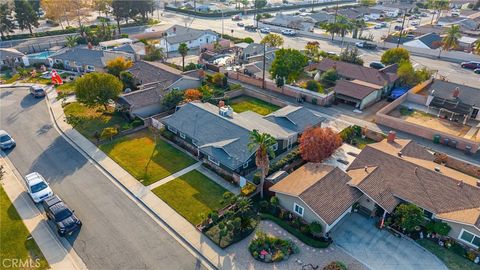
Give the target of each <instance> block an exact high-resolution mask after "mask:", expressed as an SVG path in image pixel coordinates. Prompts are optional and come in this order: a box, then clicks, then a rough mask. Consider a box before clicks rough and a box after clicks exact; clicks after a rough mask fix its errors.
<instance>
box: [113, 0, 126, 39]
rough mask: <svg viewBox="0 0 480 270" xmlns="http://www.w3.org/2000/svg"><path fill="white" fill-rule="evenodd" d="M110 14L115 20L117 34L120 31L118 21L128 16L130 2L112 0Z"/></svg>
mask: <svg viewBox="0 0 480 270" xmlns="http://www.w3.org/2000/svg"><path fill="white" fill-rule="evenodd" d="M112 14H113V17H115V21H116V22H117V28H118V34H121V33H122V30H121V29H120V21H121V20H127V19H128V17H129V16H130V2H129V1H124V0H112Z"/></svg>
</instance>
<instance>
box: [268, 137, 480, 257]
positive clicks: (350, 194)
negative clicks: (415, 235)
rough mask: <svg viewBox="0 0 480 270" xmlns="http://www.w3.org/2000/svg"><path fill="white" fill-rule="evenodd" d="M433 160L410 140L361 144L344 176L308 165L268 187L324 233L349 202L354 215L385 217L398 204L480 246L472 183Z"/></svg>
mask: <svg viewBox="0 0 480 270" xmlns="http://www.w3.org/2000/svg"><path fill="white" fill-rule="evenodd" d="M433 160H434V156H433V154H432V153H430V152H429V151H427V150H426V149H425V148H424V147H422V146H420V145H418V144H416V143H415V142H413V141H410V140H400V139H395V136H389V138H388V139H386V140H383V141H381V142H378V143H374V144H369V145H367V146H366V147H365V148H364V149H363V150H362V151H361V152H360V154H358V156H357V157H356V158H355V159H354V160H353V162H352V163H351V164H350V166H349V167H348V169H347V170H346V172H343V171H342V170H340V169H338V168H333V167H331V166H327V165H323V164H312V163H309V164H307V165H305V166H303V167H301V168H300V169H298V170H297V171H298V172H297V171H295V172H293V173H292V174H290V175H289V176H287V177H286V178H284V179H283V180H281V181H280V182H278V183H277V184H275V185H274V186H272V187H271V188H270V190H271V191H275V192H276V194H277V196H278V198H279V202H280V205H281V206H283V207H284V208H286V209H288V210H290V211H291V212H292V213H294V214H296V215H298V216H301V217H303V218H304V219H306V220H307V221H309V222H312V221H317V222H319V223H321V224H322V225H323V228H324V232H328V231H329V230H331V229H332V227H334V226H335V224H336V223H337V222H338V221H339V220H341V219H342V217H343V216H345V215H347V214H348V213H349V212H350V211H351V209H352V207H353V206H354V204H357V205H358V208H357V209H358V211H359V212H363V213H365V214H367V215H370V216H374V215H377V216H381V217H382V219H385V218H386V216H387V215H390V214H392V213H393V212H394V211H395V209H396V207H397V206H398V205H400V204H402V203H411V204H414V205H416V206H418V207H420V208H422V209H423V211H424V215H425V218H426V219H438V220H442V221H443V222H445V223H447V224H448V225H449V226H450V227H451V231H450V232H449V236H450V237H452V238H454V239H457V240H458V241H460V242H462V243H464V244H465V245H468V246H470V247H472V248H479V247H480V188H479V186H480V183H479V181H478V179H476V178H474V177H472V176H469V175H466V174H464V173H462V172H459V171H456V170H453V169H451V168H449V167H446V166H444V165H440V164H437V163H435V162H433Z"/></svg>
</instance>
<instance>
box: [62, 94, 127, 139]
mask: <svg viewBox="0 0 480 270" xmlns="http://www.w3.org/2000/svg"><path fill="white" fill-rule="evenodd" d="M63 110H64V112H65V115H67V116H68V115H73V116H77V117H79V118H80V119H81V122H80V123H79V124H78V125H76V126H75V129H76V130H78V132H80V133H81V134H82V135H83V136H85V137H87V138H88V139H89V140H91V141H95V132H98V133H99V134H101V133H102V130H103V129H104V128H106V127H115V128H117V129H118V130H119V131H120V130H125V129H129V128H131V125H130V123H129V122H127V120H125V119H124V118H123V117H121V116H120V115H119V114H118V113H116V112H114V109H113V108H110V109H109V110H108V111H107V112H104V109H103V107H97V108H88V107H86V106H84V105H82V104H80V103H78V102H72V103H69V104H67V105H66V106H65V107H64V108H63Z"/></svg>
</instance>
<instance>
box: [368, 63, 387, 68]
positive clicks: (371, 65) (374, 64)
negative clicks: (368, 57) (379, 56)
mask: <svg viewBox="0 0 480 270" xmlns="http://www.w3.org/2000/svg"><path fill="white" fill-rule="evenodd" d="M369 66H370V67H371V68H374V69H382V68H384V67H385V65H384V64H382V63H381V62H377V61H373V62H370V65H369Z"/></svg>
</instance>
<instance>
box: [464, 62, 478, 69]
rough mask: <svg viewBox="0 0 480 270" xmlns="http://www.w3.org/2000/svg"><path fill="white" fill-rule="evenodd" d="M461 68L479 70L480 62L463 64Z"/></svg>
mask: <svg viewBox="0 0 480 270" xmlns="http://www.w3.org/2000/svg"><path fill="white" fill-rule="evenodd" d="M460 66H461V67H462V68H468V69H477V68H480V62H476V61H468V62H462V63H461V64H460Z"/></svg>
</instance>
